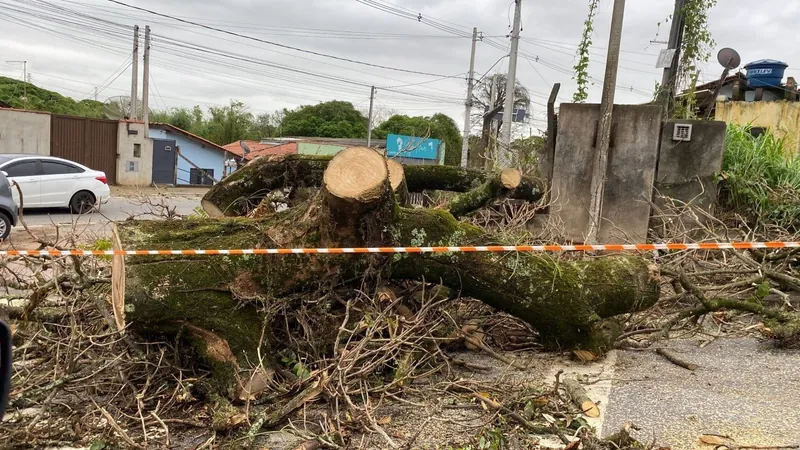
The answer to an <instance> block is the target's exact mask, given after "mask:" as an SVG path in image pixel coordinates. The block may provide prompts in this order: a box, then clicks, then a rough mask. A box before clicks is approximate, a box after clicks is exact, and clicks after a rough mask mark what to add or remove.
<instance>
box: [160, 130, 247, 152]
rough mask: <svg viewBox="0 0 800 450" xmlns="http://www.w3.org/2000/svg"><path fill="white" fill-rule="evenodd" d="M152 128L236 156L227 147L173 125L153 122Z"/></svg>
mask: <svg viewBox="0 0 800 450" xmlns="http://www.w3.org/2000/svg"><path fill="white" fill-rule="evenodd" d="M150 128H156V129H161V130H167V131H172V132H173V133H178V134H181V135H183V136H185V137H187V138H189V139H191V140H193V141H196V142H199V143H201V144H203V145H206V146H208V147H211V148H213V149H217V150H219V151H221V152H224V153H233V154H234V155H236V153H235V152H232V151H230V150H228V149H227V148H225V147H223V146H221V145H218V144H215V143H213V142H211V141H209V140H208V139H205V138H202V137H200V136H198V135H196V134H192V133H189V132H188V131H186V130H184V129H182V128H178V127H176V126H175V125H172V124H169V123H160V122H151V123H150ZM237 156H239V155H237Z"/></svg>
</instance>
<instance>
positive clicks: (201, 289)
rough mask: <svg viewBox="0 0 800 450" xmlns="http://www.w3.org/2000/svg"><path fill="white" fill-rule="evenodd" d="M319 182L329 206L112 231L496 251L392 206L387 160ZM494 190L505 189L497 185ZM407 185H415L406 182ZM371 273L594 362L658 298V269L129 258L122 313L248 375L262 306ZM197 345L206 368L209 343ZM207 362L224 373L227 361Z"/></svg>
mask: <svg viewBox="0 0 800 450" xmlns="http://www.w3.org/2000/svg"><path fill="white" fill-rule="evenodd" d="M291 161H292V162H291V163H287V162H286V161H285V160H284V161H282V162H281V163H280V164H285V165H287V167H292V168H295V169H296V168H298V165H302V164H306V163H308V162H309V161H308V160H306V159H304V158H299V159H292V160H291ZM356 162H357V163H356ZM300 171H305V172H304V173H306V174H308V173H310V172H309V171H308V170H306V169H301V170H300ZM300 171H298V172H295V174H296V173H299V172H300ZM366 172H369V173H370V174H371V175H370V176H365V175H364V174H365V173H366ZM293 176H295V175H285V176H284V178H285V179H286V178H290V177H293ZM322 178H323V183H322V184H323V186H322V192H323V195H318V196H315V197H314V198H313V199H312V200H311V201H309V202H306V203H304V204H302V205H300V206H297V207H294V208H290V209H288V210H285V211H280V212H276V213H274V214H272V215H270V216H268V217H265V218H263V219H246V218H222V219H190V220H182V221H167V222H153V221H126V222H121V223H119V224H118V225H117V227H118V234H119V237H120V242H121V245H122V246H123V247H124V248H126V249H130V250H136V249H153V248H171V249H241V248H297V247H306V248H339V247H386V246H391V247H399V246H436V247H447V246H483V245H500V244H502V242H501V241H500V240H499V239H498V238H497V237H495V236H493V235H492V234H490V233H487V232H485V231H484V230H483V229H481V228H479V227H476V226H474V225H471V224H468V223H464V222H459V221H457V220H456V219H455V217H453V215H452V214H450V213H449V212H448V211H446V210H443V209H422V208H404V207H401V206H398V205H397V204H396V202H395V200H394V198H395V195H393V187H394V186H392V183H391V181H390V177H389V170H388V167H387V162H386V160H385V159H384V158H383V156H381V155H379V154H377V153H376V152H374V151H373V150H371V149H366V148H358V149H348V150H346V151H345V152H342V153H340V154H339V155H337V157H336V158H335V159H334V160H333V161H332V162H331V163H330V165H329V166H328V168H327V170H325V172H324V175H323V177H322ZM506 178H507V177H506ZM520 178H521V177H520ZM305 179H306V180H307V178H305ZM260 180H262V181H260V182H259V183H260V185H261V186H264V185H266V184H267V183H265V182H264V181H263V180H266V178H263V177H262V178H260ZM497 180H501V184H502V177H497ZM506 181H507V180H506ZM245 182H246V180H245V179H241V180H240V183H242V184H243V183H245ZM406 182H407V184H409V185H410V184H411V183H409V179H408V177H406ZM228 192H230V191H228ZM215 198H219V197H215ZM228 198H229V197H228ZM364 276H369V277H380V278H381V279H392V280H420V281H421V280H425V281H428V282H440V283H442V284H444V285H445V286H447V287H449V288H451V289H453V290H455V291H460V293H461V295H464V296H470V297H474V298H476V299H479V300H482V301H484V302H485V303H487V304H489V305H491V306H493V307H495V308H497V309H500V310H502V311H506V312H508V313H510V314H512V315H514V316H516V317H519V318H520V319H522V320H524V321H526V322H528V323H529V324H531V326H532V327H533V328H535V329H536V330H537V331H538V332H539V334H540V336H541V339H542V342H543V343H544V344H545V345H546V346H547V347H549V348H581V349H588V350H593V351H598V352H601V351H604V350H606V349H608V348H610V347H611V346H612V345H613V343H614V341H615V339H616V336H617V335H618V333H619V324H618V323H616V321H615V320H613V317H614V316H617V315H619V314H623V313H629V312H633V311H639V310H642V309H646V308H648V307H650V306H652V305H653V304H654V303H655V302H656V301H657V299H658V294H659V275H658V271H657V269H655V268H654V267H653V266H651V265H650V264H648V263H647V262H646V261H645V260H644V259H641V258H637V257H606V258H602V259H595V260H589V261H569V260H559V259H558V258H554V257H553V256H552V255H543V254H530V253H478V252H473V253H469V252H466V253H433V254H403V253H398V254H394V255H377V254H376V255H358V254H341V253H327V254H324V253H323V254H315V255H295V254H286V255H225V256H216V255H197V256H178V255H174V256H173V255H161V256H135V257H129V258H128V260H127V263H126V279H125V281H126V283H125V285H126V289H127V292H126V295H125V299H126V306H125V308H126V311H127V320H128V321H129V323H130V324H131V326H132V328H133V329H134V330H138V331H140V332H150V333H152V332H155V333H166V334H176V333H179V332H180V331H181V330H183V329H186V327H187V324H190V325H191V326H193V327H197V328H200V329H202V330H206V331H208V332H210V333H213V334H214V335H216V336H219V337H221V338H222V339H224V340H225V341H227V343H228V344H229V346H230V349H231V351H232V353H233V355H234V356H235V357H236V359H237V360H238V363H239V365H240V366H241V367H243V368H248V367H251V366H252V362H253V361H257V360H258V357H257V355H258V354H259V352H260V354H262V355H264V354H267V355H268V354H270V353H269V351H268V348H269V345H270V337H269V330H268V329H267V330H265V332H264V334H262V329H263V325H264V313H263V312H261V310H262V307H263V306H264V305H266V304H270V303H271V302H274V301H276V300H275V299H280V298H285V297H287V296H290V295H291V294H296V293H303V292H316V291H318V290H326V289H330V287H331V286H332V285H335V284H338V283H347V282H348V281H347V280H359V283H360V280H361V279H362V278H363V277H364ZM315 298H316V297H315ZM262 336H263V339H262ZM259 342H261V347H259ZM199 345H200V353H201V355H204V356H205V357H206V359H208V351H207V350H205V349H204V348H203V345H204V344H203V343H202V342H201V343H199ZM212 364H220V361H219V358H217V360H216V361H212ZM226 370H227V372H225V371H226ZM220 371H221V372H223V373H230V372H232V369H231V368H230V367H227V368H222V369H220Z"/></svg>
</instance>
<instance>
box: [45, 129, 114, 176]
mask: <svg viewBox="0 0 800 450" xmlns="http://www.w3.org/2000/svg"><path fill="white" fill-rule="evenodd" d="M118 126H119V125H118V123H117V122H116V121H113V120H103V119H88V118H84V117H72V116H57V115H53V116H52V122H51V131H50V155H51V156H56V157H59V158H64V159H69V160H71V161H75V162H76V163H79V164H83V165H84V166H87V167H89V168H91V169H94V170H102V171H103V172H105V174H106V178H107V179H108V183H109V184H114V183H116V181H117V127H118Z"/></svg>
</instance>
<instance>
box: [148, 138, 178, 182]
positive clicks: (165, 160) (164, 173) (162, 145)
mask: <svg viewBox="0 0 800 450" xmlns="http://www.w3.org/2000/svg"><path fill="white" fill-rule="evenodd" d="M177 163H178V160H177V152H176V151H175V141H168V140H165V139H153V183H155V184H175V168H176V167H177Z"/></svg>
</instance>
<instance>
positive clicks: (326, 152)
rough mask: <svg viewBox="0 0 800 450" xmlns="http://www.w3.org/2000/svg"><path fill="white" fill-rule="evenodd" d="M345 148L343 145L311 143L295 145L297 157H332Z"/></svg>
mask: <svg viewBox="0 0 800 450" xmlns="http://www.w3.org/2000/svg"><path fill="white" fill-rule="evenodd" d="M346 148H347V146H345V145H328V144H316V143H313V142H298V143H297V153H298V154H299V155H322V156H333V155H335V154H337V153H339V152H340V151H342V150H344V149H346Z"/></svg>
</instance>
